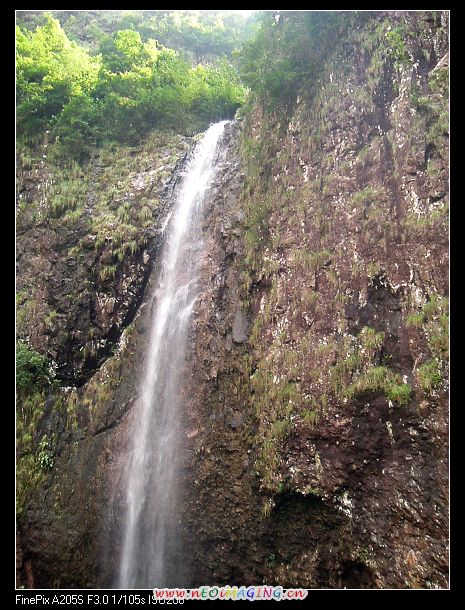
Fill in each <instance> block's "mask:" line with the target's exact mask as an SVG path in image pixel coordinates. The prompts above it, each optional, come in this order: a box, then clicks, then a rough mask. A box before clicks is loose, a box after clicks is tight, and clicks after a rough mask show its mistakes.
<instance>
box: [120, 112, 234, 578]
mask: <svg viewBox="0 0 465 610" xmlns="http://www.w3.org/2000/svg"><path fill="white" fill-rule="evenodd" d="M226 123H227V121H222V122H220V123H216V124H214V125H211V126H210V128H209V129H208V130H207V132H206V133H205V135H204V137H203V138H202V139H201V140H200V141H199V142H198V143H197V146H196V148H195V151H194V154H193V157H192V159H191V161H190V162H189V164H188V167H187V169H186V173H185V176H184V181H183V184H182V186H181V189H180V191H179V194H178V196H177V199H176V202H175V204H174V208H173V211H172V215H171V217H170V219H169V222H168V223H167V226H166V227H165V243H164V246H163V249H162V252H161V255H160V259H159V267H158V269H159V271H158V278H157V280H156V282H155V284H154V285H155V290H154V294H153V295H151V304H150V303H149V306H151V307H152V313H151V320H150V336H149V340H148V347H147V354H146V355H145V367H144V372H143V375H142V378H141V379H140V380H139V383H138V385H139V396H138V399H137V402H136V404H135V405H134V407H133V409H134V413H133V414H132V415H133V418H132V422H133V423H132V429H131V430H130V445H129V446H130V452H129V454H128V455H127V456H125V460H126V463H127V468H126V473H125V475H124V476H125V480H124V496H125V498H124V518H123V528H122V532H121V554H120V562H119V573H118V575H117V577H116V582H115V586H116V587H118V588H121V589H134V588H149V589H150V588H153V587H163V586H171V587H173V586H182V583H180V582H176V570H177V569H179V572H180V571H181V569H182V563H183V562H182V549H181V548H180V544H179V537H178V527H179V523H178V521H179V512H178V510H177V507H178V506H179V504H178V503H179V500H180V489H179V479H180V477H179V476H178V474H177V471H178V469H179V467H180V464H179V454H180V444H181V443H182V438H180V433H179V421H180V418H182V410H183V405H182V399H181V386H182V383H183V377H182V372H183V366H184V362H185V356H186V342H187V337H188V333H189V328H190V319H191V313H192V310H193V306H194V303H195V301H196V299H197V296H198V293H199V288H198V282H197V279H198V278H197V276H198V273H199V264H200V258H201V254H202V247H203V243H202V235H201V223H202V219H203V206H204V202H205V199H206V194H207V192H208V189H209V185H210V184H211V180H212V178H213V176H214V174H215V155H216V152H217V149H218V145H219V141H220V139H221V136H222V133H223V130H224V127H225V125H226Z"/></svg>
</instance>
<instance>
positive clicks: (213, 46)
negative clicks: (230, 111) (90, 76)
mask: <svg viewBox="0 0 465 610" xmlns="http://www.w3.org/2000/svg"><path fill="white" fill-rule="evenodd" d="M50 13H51V14H52V15H53V17H54V18H55V19H58V21H59V22H60V24H61V26H62V28H63V30H64V31H65V32H66V34H67V36H68V37H69V39H70V40H74V41H76V42H78V43H79V44H81V45H83V46H84V47H85V48H86V49H88V50H89V51H91V52H95V51H97V50H98V47H99V44H100V43H101V42H102V41H103V40H104V39H105V38H108V37H109V36H111V35H112V34H115V33H116V32H118V31H119V30H129V31H134V32H137V33H139V34H140V36H141V38H142V40H143V41H144V42H147V41H148V40H150V39H153V40H158V41H159V42H160V44H162V45H164V46H166V47H171V48H176V49H179V50H182V52H183V54H185V55H186V57H189V58H191V59H193V60H196V61H198V60H201V61H204V60H207V59H208V60H211V59H213V58H217V57H220V56H227V57H231V55H232V53H233V51H234V50H235V49H239V48H240V47H241V46H242V44H243V42H244V41H245V40H246V39H247V38H249V37H250V35H251V33H252V32H253V29H254V16H253V14H252V15H251V16H248V17H246V16H244V15H242V14H239V13H237V12H236V11H227V10H209V11H199V10H173V11H167V10H155V11H153V10H152V11H144V10H125V11H117V10H90V11H86V10H79V11H69V10H66V11H65V10H62V11H59V10H58V11H56V10H55V11H50ZM17 20H18V23H19V24H20V25H21V27H24V28H27V29H34V28H35V27H37V26H40V25H43V21H44V12H43V11H18V13H17Z"/></svg>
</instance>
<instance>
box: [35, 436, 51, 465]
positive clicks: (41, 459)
mask: <svg viewBox="0 0 465 610" xmlns="http://www.w3.org/2000/svg"><path fill="white" fill-rule="evenodd" d="M37 462H38V464H39V467H40V468H41V469H42V470H50V469H51V468H53V463H54V459H53V453H52V451H51V449H50V447H49V443H48V439H47V437H46V435H44V436H43V437H42V440H41V441H40V443H39V452H38V454H37Z"/></svg>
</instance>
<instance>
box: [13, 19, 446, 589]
mask: <svg viewBox="0 0 465 610" xmlns="http://www.w3.org/2000/svg"><path fill="white" fill-rule="evenodd" d="M63 12H64V11H63ZM114 12H115V13H117V12H118V11H114ZM176 12H177V11H174V13H176ZM178 12H179V13H181V11H178ZM217 12H218V13H221V12H222V11H217ZM76 13H79V11H76ZM82 13H84V11H83V12H82ZM110 13H111V11H110ZM129 13H130V12H129ZM134 13H138V11H134ZM154 13H157V12H156V11H154ZM336 13H337V12H336ZM331 14H332V12H331ZM341 14H342V17H341V18H340V19H339V17H338V15H337V14H335V15H332V16H329V14H328V13H325V12H324V11H323V12H317V11H302V12H298V11H268V12H267V13H266V14H265V13H264V15H263V16H262V22H260V23H261V25H257V29H256V31H255V38H253V37H252V34H250V37H251V40H252V42H250V41H247V40H246V41H241V44H243V45H244V48H245V50H242V51H241V53H242V55H241V58H242V59H240V70H239V72H240V74H242V78H243V79H244V82H245V84H246V85H247V88H248V89H247V96H246V97H245V99H244V100H241V102H240V103H239V101H236V98H235V99H234V101H233V102H231V103H230V105H229V106H227V104H226V102H224V101H221V103H220V102H218V108H220V110H216V109H215V110H212V111H211V112H212V114H211V116H210V115H207V114H199V115H198V116H200V117H201V118H199V119H197V118H195V120H194V119H192V120H193V121H194V122H193V123H192V125H193V126H195V127H196V128H195V129H194V128H193V127H192V128H191V125H190V124H189V125H188V127H186V126H184V125H183V127H182V128H181V127H180V128H179V129H175V128H173V127H171V126H170V128H169V129H168V128H164V129H162V128H159V126H158V125H155V127H153V126H152V127H150V129H149V128H147V129H146V130H145V127H144V123H143V121H142V120H141V121H142V122H141V124H140V125H141V130H142V135H140V136H139V135H138V136H137V137H136V136H134V137H133V136H132V135H131V138H129V137H128V139H127V140H125V139H124V138H121V141H120V140H117V138H116V136H115V138H114V139H110V141H108V142H107V141H106V140H102V142H100V143H99V142H97V140H95V142H94V141H93V140H92V145H90V144H89V147H88V150H87V152H86V155H85V157H83V158H82V159H74V160H73V161H72V162H70V163H67V164H62V163H61V164H60V162H59V161H57V160H56V159H57V157H54V156H53V155H54V154H56V153H53V151H54V150H58V151H59V155H64V152H63V151H64V150H65V149H64V148H58V149H56V147H57V146H58V144H59V145H60V146H65V144H66V142H68V140H67V139H66V138H67V135H66V134H65V133H64V132H59V134H60V135H59V137H58V139H57V140H56V141H55V142H53V141H52V135H51V133H52V132H50V134H49V133H48V131H47V133H41V134H40V137H36V139H35V140H34V142H33V143H32V144H31V143H30V142H29V144H28V146H25V145H23V143H22V140H21V139H20V138H18V146H17V215H16V246H17V260H16V285H17V296H16V302H17V317H16V328H17V347H16V361H17V369H16V370H17V405H16V411H17V415H16V432H17V455H16V501H17V521H16V579H17V588H26V589H34V588H51V589H92V588H95V589H110V588H116V589H118V588H120V589H151V588H153V587H155V586H166V587H197V586H200V585H218V586H221V585H238V586H239V585H260V584H264V583H266V584H268V585H281V586H282V587H284V588H289V587H302V588H308V589H344V588H347V589H351V588H354V589H390V588H393V589H446V588H448V586H449V559H448V543H449V506H448V501H449V481H448V477H449V448H448V445H449V427H448V421H449V420H448V413H449V385H448V384H449V376H448V375H449V373H448V366H449V357H448V345H449V339H448V328H449V326H448V324H449V322H448V271H449V261H448V252H449V250H448V248H449V243H448V228H449V227H448V214H449V208H448V199H449V187H448V178H449V167H448V162H449V156H448V140H449V122H448V104H449V39H448V27H449V23H448V21H449V12H448V11H370V12H364V11H361V12H357V11H347V12H345V13H341ZM143 17H144V19H148V17H147V15H144V16H143ZM41 18H42V17H41ZM56 18H57V19H62V16H60V15H56ZM161 18H162V17H160V16H159V15H158V14H157V15H155V17H154V18H153V19H154V21H153V23H155V24H157V23H159V22H158V21H157V20H158V19H161ZM108 19H109V18H108ZM134 19H135V17H134ZM306 20H307V21H306ZM320 20H321V21H320ZM23 22H24V25H21V27H23V28H24V32H26V28H27V27H32V26H30V25H28V22H27V20H26V18H23ZM23 22H21V23H23ZM52 22H53V23H55V25H53V27H54V28H61V26H60V25H59V24H58V21H53V19H51V20H50V22H49V25H47V26H41V27H52V26H51V25H50V23H52ZM102 23H103V21H102ZM105 23H106V22H105ZM108 23H110V21H108ZM241 23H242V22H241ZM67 24H68V25H67ZM104 25H105V24H104ZM34 27H35V23H34ZM66 27H69V28H71V25H69V23H68V22H64V24H63V28H64V29H65V31H66ZM73 27H75V26H73ZM86 27H87V26H86ZM102 27H103V26H102ZM105 27H107V25H105ZM108 27H110V26H108ZM118 27H119V26H118ZM134 27H136V26H134ZM137 27H139V26H137ZM153 27H155V26H153ZM177 27H178V30H174V29H173V32H177V33H176V36H178V38H179V37H180V36H181V34H179V32H180V31H181V30H180V29H179V27H180V26H177ZM139 29H140V31H141V32H142V33H143V32H144V30H143V29H142V27H141V26H140V27H139ZM39 30H40V28H39ZM39 30H37V31H39ZM31 31H32V30H31ZM44 31H45V30H44ZM57 31H58V30H57ZM70 31H71V32H72V31H73V30H72V29H70ZM86 31H87V30H86ZM89 31H90V30H89ZM122 31H124V32H128V31H133V32H134V31H138V30H137V29H134V28H133V29H132V30H130V29H128V30H122ZM157 31H158V30H157ZM163 31H165V35H166V36H169V32H170V30H169V29H166V28H165V30H162V28H160V32H163ZM166 31H167V32H168V34H166ZM205 31H207V30H205ZM244 31H245V30H244ZM257 32H258V33H257ZM110 35H113V34H110ZM248 35H249V34H248ZM24 36H32V35H30V34H24ZM60 36H61V34H60ZM126 36H127V37H129V35H126ZM204 36H207V34H205V32H204ZM306 36H308V40H309V41H310V42H309V43H308V54H307V55H305V53H307V51H305V52H302V51H300V48H301V47H302V48H304V49H307V47H306V46H305V45H303V46H302V40H305V41H307V38H306ZM120 38H121V40H122V39H123V37H120ZM30 39H31V40H32V37H31V38H30ZM174 39H176V40H177V38H176V37H175V36H174V34H173V40H174ZM105 40H107V39H105ZM114 40H116V42H118V40H117V38H115V39H114ZM141 40H143V37H142V38H141ZM189 40H190V39H189ZM215 40H216V39H215ZM228 40H229V39H228ZM313 41H315V42H313ZM168 42H170V41H167V42H163V44H168ZM70 44H74V43H70ZM108 44H109V43H108ZM115 44H116V43H115ZM131 44H133V43H131ZM134 44H135V43H134ZM140 44H141V45H142V42H141V43H140ZM144 44H145V45H146V46H145V47H144V46H143V45H142V46H141V47H140V48H141V49H142V50H143V51H144V53H146V55H144V59H143V61H145V62H146V64H143V65H142V64H141V65H139V66H138V67H137V70H136V69H135V71H134V74H136V73H137V74H138V75H141V74H142V75H143V74H145V72H144V69H145V70H148V68H147V66H150V65H151V64H150V63H149V62H150V61H152V60H150V53H152V51H153V49H154V48H155V47H154V46H153V49H152V51H151V50H150V49H151V48H149V46H148V43H144ZM186 44H187V43H186ZM189 44H191V43H189ZM215 44H216V43H215ZM231 44H232V43H231ZM247 45H249V46H247ZM286 45H287V46H286ZM115 48H116V47H115ZM121 48H122V47H121ZM130 48H131V57H132V59H131V61H133V62H135V60H134V57H135V52H134V51H133V49H134V48H135V47H134V46H132V47H130ZM157 48H158V47H157ZM192 48H194V47H192ZM196 49H197V48H195V49H194V51H192V53H194V52H198V51H197V50H196ZM247 49H248V50H247ZM283 49H284V50H283ZM290 49H292V51H291V50H290ZM117 50H118V53H119V54H118V53H116V52H114V49H113V47H112V53H113V55H110V54H108V57H109V58H110V59H111V61H112V62H114V63H113V64H111V63H110V59H108V60H105V46H104V45H103V44H102V45H101V47H100V53H101V56H102V57H103V58H104V59H103V60H102V61H108V65H107V66H106V67H105V70H107V72H104V70H103V68H100V70H101V72H100V73H99V74H105V75H106V76H105V78H108V79H110V80H111V79H113V80H114V81H115V80H116V78H117V76H115V75H120V76H118V78H121V83H124V86H126V85H127V83H128V82H129V83H132V85H128V87H136V85H134V83H135V82H136V81H135V78H136V77H135V76H134V75H133V73H132V72H129V70H128V69H127V67H124V69H123V68H121V69H119V68H118V69H116V68H115V66H114V64H115V62H116V61H122V60H121V57H122V55H121V52H120V47H117ZM188 50H189V49H188ZM91 51H92V49H91ZM91 51H89V53H90V56H91V57H93V56H92V52H91ZM164 52H165V51H163V49H162V50H161V51H160V50H159V49H158V51H157V53H160V55H157V56H156V57H157V61H158V62H160V61H161V59H160V58H162V59H163V57H164V56H163V53H164ZM208 52H211V50H210V49H209V51H208ZM228 52H229V51H228ZM153 54H154V55H153V57H155V55H156V53H155V51H153ZM141 56H142V51H141ZM125 57H126V56H125ZM128 57H129V55H128ZM147 57H149V59H147ZM174 57H175V55H174V54H169V53H166V66H165V64H163V65H164V66H165V67H164V68H163V69H164V70H165V72H163V73H162V72H161V70H160V74H161V76H159V80H158V81H157V87H159V88H160V89H159V90H160V91H161V90H162V86H164V85H162V84H160V83H164V82H170V83H172V82H175V80H176V78H178V76H176V78H175V77H174V76H173V75H172V74H171V76H169V77H168V76H166V74H167V73H168V70H169V66H170V65H172V62H174V61H175V60H174V59H173V58H174ZM92 61H93V60H92ZM125 61H126V59H125ZM138 61H139V60H138ZM140 61H142V60H140ZM153 61H155V60H153ZM209 61H210V60H209ZM170 62H171V63H170ZM273 62H276V63H273ZM279 62H282V63H279ZM292 62H294V63H292ZM206 63H207V64H208V61H207V62H206ZM154 65H155V64H154ZM157 65H160V64H157ZM141 66H142V67H141ZM144 66H145V68H144ZM200 67H201V66H200ZM219 69H220V68H218V70H219ZM195 70H197V72H195V74H196V75H197V76H198V75H200V76H198V78H199V79H200V80H199V82H200V83H201V84H199V82H197V81H195V83H194V84H192V83H191V82H190V81H189V82H188V81H186V83H187V84H184V85H183V87H184V89H186V88H187V87H188V86H189V87H191V89H190V91H191V95H192V96H193V97H192V99H193V100H194V101H191V102H189V103H190V104H191V105H190V106H189V108H190V110H189V111H190V112H192V116H194V111H195V112H198V108H199V107H201V102H199V101H198V100H199V99H201V100H203V101H202V103H203V102H204V100H205V99H206V97H207V94H206V93H205V97H202V98H195V99H194V91H195V92H197V93H198V91H200V90H202V91H204V89H201V88H202V87H206V86H207V85H206V84H205V83H208V82H213V80H212V79H213V76H211V75H210V76H209V75H208V74H207V68H205V72H202V71H201V70H200V69H199V68H198V67H197V68H195ZM186 73H187V68H186ZM218 73H219V72H218ZM21 74H22V73H21ZM108 74H110V75H111V76H108ZM154 74H155V72H154ZM308 74H311V78H310V77H308V78H307V76H306V75H308ZM121 75H122V76H121ZM128 75H132V76H131V78H132V79H133V80H131V78H130V77H129V76H128ZM295 75H297V77H296V76H295ZM197 76H196V78H197ZM20 78H23V77H22V76H21V75H19V76H18V81H19V80H20ZM151 78H152V80H153V79H154V78H155V77H154V76H151ZM157 78H158V77H157ZM163 78H165V80H163ZM170 78H172V80H170ZM180 78H181V77H179V79H180ZM183 78H184V77H183ZM186 78H187V77H186ZM189 78H190V77H189ZM215 78H216V77H215ZM209 79H210V81H209ZM291 79H294V80H291ZM306 79H307V80H306ZM110 80H109V81H108V82H110ZM21 82H22V81H21ZM105 82H106V81H105ZM112 82H113V81H112ZM150 82H152V81H150ZM31 83H34V79H33V78H32V77H31ZM118 83H119V84H118V87H120V89H115V91H116V90H118V91H119V92H120V90H122V87H123V84H121V83H120V82H119V81H118ZM215 83H216V81H215ZM291 85H292V87H291ZM34 86H35V85H34V84H32V85H30V87H29V89H28V91H33V90H34ZM170 86H174V85H170ZM215 86H216V85H215ZM238 86H239V85H238ZM96 87H97V88H96V91H97V93H95V95H94V94H92V95H94V98H93V99H97V96H99V99H100V98H101V96H102V90H103V89H102V86H101V89H98V86H96ZM231 87H232V85H231ZM226 89H227V87H226ZM291 89H292V90H291ZM129 90H130V91H133V90H132V89H128V91H129ZM146 90H147V88H145V89H144V91H146ZM227 90H228V91H229V89H227ZM57 91H58V87H57ZM156 91H158V90H156ZM197 93H195V95H197ZM79 95H81V94H79ZM112 95H113V94H112ZM124 95H125V97H124V98H121V99H124V103H123V102H121V101H120V102H118V103H119V106H118V104H116V102H115V104H116V105H115V106H114V107H116V106H118V113H119V112H123V110H122V109H124V111H128V110H127V109H128V108H134V107H135V102H134V103H133V104H132V103H130V102H129V101H128V100H132V98H131V95H132V93H127V91H126V90H125V94H124ZM134 95H135V94H134ZM137 95H138V96H139V97H140V96H141V95H142V94H141V93H140V92H138V93H137ZM157 95H158V94H157ZM160 95H161V94H160ZM170 95H171V94H170ZM231 95H232V94H231ZM208 96H209V97H208V99H209V104H210V106H209V108H213V106H214V103H215V102H214V94H213V93H212V92H210V93H208ZM21 99H22V98H21ZM111 99H112V100H113V101H114V99H116V98H115V97H113V98H111ZM134 99H135V98H134ZM175 99H176V100H177V99H178V98H176V96H175V95H174V94H172V97H169V96H168V97H167V101H165V102H164V103H165V106H166V107H169V106H170V104H175V103H178V102H175V101H173V100H175ZM238 99H239V97H237V100H238ZM156 100H158V98H156V96H155V95H154V97H151V98H150V107H152V106H153V105H154V104H156V103H158V101H156ZM221 100H223V98H221ZM110 101H111V100H110ZM113 101H112V102H111V103H112V104H113ZM79 103H80V104H81V106H80V108H83V107H84V106H83V104H84V102H83V100H82V99H80V102H79ZM70 104H71V102H70ZM205 104H206V102H205ZM165 106H164V108H165ZM70 107H71V106H70ZM108 108H113V106H111V105H110V102H109V106H108ZM144 108H145V107H144ZM215 108H216V107H215ZM157 109H158V106H157ZM107 111H108V112H109V110H108V109H107ZM28 112H29V113H30V112H31V111H30V108H29V109H28ZM54 112H56V110H54ZM63 112H64V111H63ZM69 112H71V110H70V111H69ZM141 112H142V111H141ZM144 112H145V110H144ZM157 112H158V110H157ZM160 112H161V111H160ZM202 112H203V110H202ZM215 113H216V114H215ZM69 116H72V115H71V114H70V115H69ZM69 116H68V118H67V119H66V120H68V121H71V119H69ZM73 116H74V115H73ZM86 116H87V115H86ZM89 116H90V115H89ZM115 116H117V117H119V116H120V115H119V114H117V115H115ZM131 116H133V118H131V124H130V125H129V122H128V127H127V129H128V130H129V129H136V127H137V122H136V118H137V117H139V115H138V114H134V115H131ZM140 116H142V114H141V115H140ZM144 116H146V115H144ZM150 116H151V115H150ZM156 116H157V117H158V116H159V114H157V115H156ZM160 116H161V115H160ZM167 116H168V114H167ZM54 117H55V115H54ZM195 117H197V115H195ZM54 120H55V118H54ZM99 120H100V119H99ZM102 120H103V119H102ZM118 120H119V119H118ZM160 120H161V119H160ZM167 120H168V119H167ZM197 120H198V123H197V122H196V121H197ZM115 121H116V119H115ZM76 122H77V123H78V125H79V126H78V133H79V134H80V135H79V137H81V136H82V134H83V133H86V129H90V127H89V125H91V121H90V119H89V117H88V116H87V118H86V119H85V120H84V118H83V117H82V116H81V117H80V118H79V119H76ZM51 124H52V125H54V126H55V125H56V124H57V123H53V122H52V123H51ZM122 125H123V132H124V129H125V128H124V121H122ZM57 129H58V127H57ZM108 129H110V127H108ZM115 129H116V128H115ZM57 133H58V132H57ZM96 133H97V132H96ZM99 133H100V132H99ZM73 137H74V136H73ZM82 137H84V136H82ZM92 137H94V136H92ZM95 137H97V136H95ZM73 142H74V141H73ZM79 142H80V144H79V146H80V147H82V146H83V144H82V142H81V140H79ZM73 146H74V144H73ZM79 150H81V148H80V149H79ZM71 201H72V202H73V203H72V205H71V204H70V203H69V202H71Z"/></svg>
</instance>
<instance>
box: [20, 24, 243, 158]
mask: <svg viewBox="0 0 465 610" xmlns="http://www.w3.org/2000/svg"><path fill="white" fill-rule="evenodd" d="M16 51H17V102H18V107H17V126H18V136H19V138H20V140H21V142H24V143H27V142H30V141H32V140H33V139H34V138H36V137H37V136H38V135H39V136H40V135H43V134H44V132H45V131H48V132H50V135H49V142H51V144H53V146H54V147H55V148H56V150H55V157H57V158H59V157H63V156H64V157H71V158H74V159H77V160H79V161H82V160H83V159H84V158H85V157H86V156H88V154H89V151H90V149H91V148H92V147H94V146H96V145H99V144H101V143H102V142H103V140H114V141H119V142H137V141H138V140H140V138H141V137H143V136H144V135H146V133H147V131H149V130H151V129H154V128H163V129H176V130H178V131H179V130H180V131H186V132H192V131H196V130H198V129H203V128H205V127H207V126H208V124H209V123H210V122H212V121H217V120H220V119H226V118H231V117H232V116H234V113H235V112H236V110H237V108H238V107H239V106H240V105H241V104H242V103H243V101H244V95H245V90H244V88H243V86H242V85H241V84H240V81H239V77H238V75H237V72H236V70H235V69H234V68H233V66H232V65H231V64H230V63H229V62H228V61H227V60H226V59H217V60H215V61H214V62H211V63H209V64H206V65H201V64H199V65H197V66H195V67H194V66H192V65H191V64H190V63H189V62H188V61H186V60H185V59H183V58H182V57H181V56H180V54H179V53H177V52H176V51H174V50H173V49H168V48H165V47H162V46H161V45H160V44H159V43H158V42H156V41H155V40H148V41H147V42H144V41H143V39H142V36H141V34H140V33H139V32H137V31H134V30H132V29H120V30H117V31H116V32H114V33H112V34H111V35H107V36H102V37H101V39H100V43H99V54H98V55H96V56H91V55H90V54H89V53H88V52H87V51H86V50H85V49H84V48H83V47H81V46H79V45H78V44H77V43H75V42H71V41H70V40H69V39H68V38H67V36H66V34H65V32H64V31H63V29H62V28H61V26H60V24H59V22H58V21H57V20H56V19H54V18H53V17H52V16H51V15H49V14H47V15H46V16H45V23H44V24H43V25H40V26H38V27H37V28H36V29H35V30H34V31H29V30H26V29H21V28H20V27H18V28H17V48H16Z"/></svg>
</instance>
